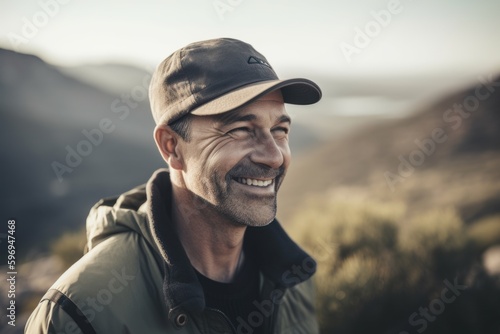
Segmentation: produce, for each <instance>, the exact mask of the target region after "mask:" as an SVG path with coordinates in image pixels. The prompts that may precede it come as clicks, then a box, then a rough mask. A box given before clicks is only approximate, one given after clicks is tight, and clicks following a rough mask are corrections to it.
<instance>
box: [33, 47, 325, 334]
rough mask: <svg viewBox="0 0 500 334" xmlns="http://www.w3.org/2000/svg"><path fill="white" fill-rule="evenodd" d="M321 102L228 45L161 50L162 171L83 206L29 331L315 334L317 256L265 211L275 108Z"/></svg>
mask: <svg viewBox="0 0 500 334" xmlns="http://www.w3.org/2000/svg"><path fill="white" fill-rule="evenodd" d="M320 98H321V91H320V89H319V87H318V86H317V85H316V84H315V83H313V82H312V81H310V80H307V79H289V80H279V79H278V77H277V76H276V74H275V72H274V71H273V69H272V67H271V66H270V65H269V63H268V62H267V60H266V59H265V58H264V56H263V55H261V54H260V53H258V52H257V51H256V50H255V49H254V48H253V47H252V46H250V45H249V44H246V43H244V42H241V41H238V40H234V39H215V40H209V41H202V42H197V43H193V44H190V45H188V46H186V47H184V48H182V49H180V50H178V51H176V52H174V53H173V54H172V55H170V56H169V57H168V58H166V59H165V60H164V61H163V62H162V63H161V64H160V65H159V66H158V68H157V70H156V72H155V74H154V76H153V79H152V82H151V87H150V100H151V108H152V112H153V117H154V119H155V121H156V124H157V125H156V128H155V130H154V138H155V141H156V145H157V147H158V149H159V151H160V154H161V155H162V157H163V158H164V160H165V161H166V162H167V163H168V166H169V169H168V170H167V169H162V170H159V171H157V172H156V173H154V175H153V176H152V177H151V179H150V180H149V182H148V183H147V184H146V185H144V186H140V187H137V188H135V189H133V190H131V191H129V192H127V193H125V194H123V195H121V196H120V197H117V198H110V199H104V200H101V201H100V202H99V203H97V204H96V205H95V206H94V207H93V208H92V210H91V213H90V215H89V218H88V220H87V236H88V243H87V253H86V255H85V256H84V257H83V258H82V259H80V260H79V261H78V262H77V263H75V264H74V265H73V266H72V267H71V268H70V269H69V270H68V271H67V272H66V273H65V274H64V275H63V276H62V277H61V278H60V279H59V280H58V281H57V282H56V283H55V284H54V285H53V286H52V288H51V289H50V290H49V291H48V292H47V294H46V295H45V296H44V297H43V298H42V300H41V302H40V304H39V305H38V307H37V309H36V310H35V312H34V313H33V314H32V316H31V317H30V319H29V321H28V324H27V327H26V332H27V333H238V334H239V333H255V334H257V333H308V334H309V333H316V332H317V331H318V327H317V323H316V318H315V314H314V298H313V288H312V282H311V280H310V278H311V276H312V275H313V273H314V271H315V268H316V263H315V262H314V260H313V259H312V258H311V257H310V256H308V255H307V254H306V253H305V252H304V251H303V250H302V249H300V248H299V247H298V246H297V245H296V244H295V243H294V242H293V241H292V240H291V239H290V238H289V237H288V236H287V234H286V233H285V232H284V230H283V229H282V228H281V226H280V224H279V223H278V221H277V220H276V219H275V216H276V208H277V193H278V190H279V188H280V185H281V183H282V181H283V178H284V176H285V173H286V170H287V168H288V166H289V164H290V159H291V157H290V149H289V146H288V136H289V132H290V126H291V120H290V117H289V116H288V114H287V112H286V110H285V103H292V104H302V105H306V104H312V103H315V102H317V101H319V99H320Z"/></svg>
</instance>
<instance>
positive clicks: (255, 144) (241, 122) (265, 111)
mask: <svg viewBox="0 0 500 334" xmlns="http://www.w3.org/2000/svg"><path fill="white" fill-rule="evenodd" d="M190 131H191V140H190V141H189V142H184V141H181V142H180V143H179V145H181V146H180V149H181V152H182V156H183V160H184V169H183V179H184V182H185V185H186V187H187V189H188V190H189V191H190V192H191V193H192V194H193V195H194V197H198V199H201V200H202V202H204V203H206V204H207V208H208V209H209V210H211V212H213V213H215V214H216V215H220V216H222V217H224V218H226V219H228V220H230V221H231V222H233V223H235V224H238V225H247V226H263V225H267V224H268V223H270V222H271V221H272V220H273V219H274V217H275V216H276V197H277V191H278V188H279V187H280V185H281V182H282V181H283V177H284V175H285V172H286V170H287V168H288V165H289V164H290V148H289V146H288V133H289V131H290V118H289V116H288V115H287V113H286V111H285V106H284V103H283V98H282V96H281V93H280V91H275V92H272V93H270V94H268V95H266V96H264V97H262V98H260V99H259V100H257V101H255V102H253V103H252V104H250V105H248V106H246V107H244V108H242V109H239V110H237V111H233V112H229V113H225V114H221V115H214V116H193V121H192V123H191V126H190ZM193 199H194V198H193Z"/></svg>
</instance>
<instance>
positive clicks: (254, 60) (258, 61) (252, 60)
mask: <svg viewBox="0 0 500 334" xmlns="http://www.w3.org/2000/svg"><path fill="white" fill-rule="evenodd" d="M247 63H249V64H260V65H264V66H267V67H269V68H272V67H271V65H269V64H268V63H267V61H265V60H262V59H260V58H257V57H254V56H250V57H249V58H248V61H247Z"/></svg>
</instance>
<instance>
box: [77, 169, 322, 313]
mask: <svg viewBox="0 0 500 334" xmlns="http://www.w3.org/2000/svg"><path fill="white" fill-rule="evenodd" d="M171 187H172V186H171V183H170V175H169V172H168V170H167V169H160V170H157V171H156V172H155V173H154V174H153V175H152V177H151V178H150V180H149V181H148V183H147V184H145V185H142V186H138V187H136V188H134V189H132V190H130V191H128V192H126V193H124V194H122V195H120V196H119V197H113V198H105V199H102V200H101V201H99V202H98V203H97V204H96V205H95V206H94V207H93V208H92V209H91V211H90V214H89V217H88V219H87V240H88V241H87V246H86V251H90V250H91V249H92V248H94V247H96V246H97V245H98V244H99V243H101V242H102V241H103V240H106V239H107V238H109V237H110V236H112V235H115V234H117V233H130V232H134V233H138V234H140V235H141V236H143V237H144V238H145V239H146V241H147V242H148V243H149V244H150V245H151V247H152V249H153V250H154V252H155V256H156V257H157V259H158V263H159V264H160V265H161V266H162V269H163V274H164V282H163V292H164V298H165V302H166V304H167V306H168V309H169V310H170V311H169V318H170V319H172V318H173V317H175V316H176V315H177V314H178V313H179V312H180V310H182V309H185V310H187V311H191V312H201V311H202V310H203V309H204V308H205V299H204V294H203V290H202V287H201V285H200V283H199V282H198V278H197V276H196V273H195V271H194V269H193V267H192V266H191V263H190V261H189V259H188V257H187V255H186V253H185V251H184V248H183V247H182V244H181V242H180V241H179V239H178V237H177V235H176V233H175V230H174V228H173V226H172V225H173V224H172V222H171V218H170V212H171V194H172V189H171ZM245 238H246V239H247V240H246V241H248V244H249V246H250V251H251V252H252V255H253V256H254V257H255V258H256V259H257V263H259V266H260V270H261V272H262V274H264V275H265V276H266V277H268V278H269V279H270V280H271V281H272V282H273V283H274V284H275V285H276V286H279V287H283V288H289V287H292V286H294V285H296V284H298V283H301V282H303V281H305V280H307V279H309V278H310V277H311V276H312V275H313V274H314V272H315V270H316V262H315V261H314V260H313V259H312V258H311V257H310V256H309V255H308V254H307V253H305V252H304V251H303V250H302V249H301V248H300V247H299V246H298V245H297V244H295V243H294V242H293V241H292V240H291V239H290V238H289V237H288V235H287V234H286V232H285V231H284V230H283V229H282V227H281V225H280V224H279V222H278V221H277V220H274V221H273V222H271V223H270V224H269V225H267V226H265V227H248V228H247V231H246V233H245ZM297 267H298V268H302V269H304V270H302V272H301V275H296V274H295V275H294V274H293V273H294V272H295V273H296V270H297Z"/></svg>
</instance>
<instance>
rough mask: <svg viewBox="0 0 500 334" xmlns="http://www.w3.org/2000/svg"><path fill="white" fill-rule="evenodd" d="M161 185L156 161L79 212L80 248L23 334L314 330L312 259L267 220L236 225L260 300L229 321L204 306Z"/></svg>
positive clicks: (164, 175) (164, 177) (164, 179)
mask: <svg viewBox="0 0 500 334" xmlns="http://www.w3.org/2000/svg"><path fill="white" fill-rule="evenodd" d="M170 196H171V184H170V178H169V174H168V171H167V170H158V171H157V172H156V173H155V174H154V175H153V176H152V177H151V179H150V180H149V182H148V183H147V184H146V185H144V186H140V187H137V188H135V189H132V190H131V191H129V192H127V193H125V194H122V195H121V196H120V197H118V198H109V199H103V200H101V201H100V202H99V203H97V204H96V205H95V206H94V207H93V208H92V210H91V211H90V214H89V217H88V219H87V239H88V242H87V247H86V248H87V249H86V254H85V255H84V256H83V257H82V258H81V259H80V260H79V261H78V262H76V263H75V264H74V265H73V266H72V267H71V268H69V269H68V270H67V271H66V272H65V273H64V274H63V275H62V276H61V277H60V278H59V279H58V280H57V282H56V283H54V285H53V286H52V287H51V288H50V289H49V291H48V292H47V293H46V295H45V296H44V297H43V298H42V300H41V301H40V303H39V304H38V306H37V308H36V309H35V311H34V312H33V314H32V315H31V317H30V318H29V320H28V323H27V325H26V328H25V332H26V333H29V334H31V333H57V334H62V333H68V334H69V333H71V334H72V333H85V334H92V333H99V334H101V333H102V334H104V333H106V334H110V333H134V334H135V333H137V334H160V333H162V334H165V333H176V334H184V333H186V334H187V333H207V334H208V333H214V334H215V333H238V334H239V333H252V332H253V328H254V326H259V325H260V324H262V323H265V325H264V326H265V327H266V328H267V330H268V333H283V334H284V333H304V334H306V333H307V334H311V333H317V332H318V327H317V322H316V318H315V314H314V298H313V287H312V282H311V281H312V280H310V279H309V278H310V277H311V276H312V274H313V273H314V271H315V268H316V263H315V262H314V260H313V259H312V258H311V257H309V256H308V255H307V254H306V253H305V252H304V251H303V250H301V249H300V248H299V247H298V246H297V245H296V244H295V243H294V242H293V241H292V240H291V239H290V238H289V237H288V236H287V234H286V233H285V232H284V230H283V229H282V228H281V226H280V225H279V223H278V222H277V221H273V222H272V223H271V224H269V225H268V226H266V227H259V228H252V227H249V228H248V229H247V231H246V234H245V238H247V241H248V243H249V245H250V247H251V248H249V249H250V250H251V251H252V252H254V254H255V256H256V258H257V260H258V263H259V266H260V271H261V273H260V277H261V280H260V286H261V289H260V299H259V300H256V301H254V303H253V304H254V305H255V311H253V312H251V313H250V314H249V316H248V317H247V318H243V317H240V318H238V325H237V327H236V328H235V326H233V325H232V324H231V322H229V320H228V318H227V317H226V316H225V314H224V313H222V312H221V311H219V310H216V309H211V308H207V307H205V299H204V294H203V290H202V288H201V285H200V283H199V282H198V279H197V276H196V274H195V272H194V269H193V268H192V266H191V264H190V262H189V260H188V258H187V255H186V253H185V251H184V249H183V248H182V246H181V243H180V241H179V240H178V238H177V236H176V234H175V232H173V227H172V226H171V222H170V215H169V213H168V212H169V211H170V210H169V206H170V205H169V203H171V201H170Z"/></svg>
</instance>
